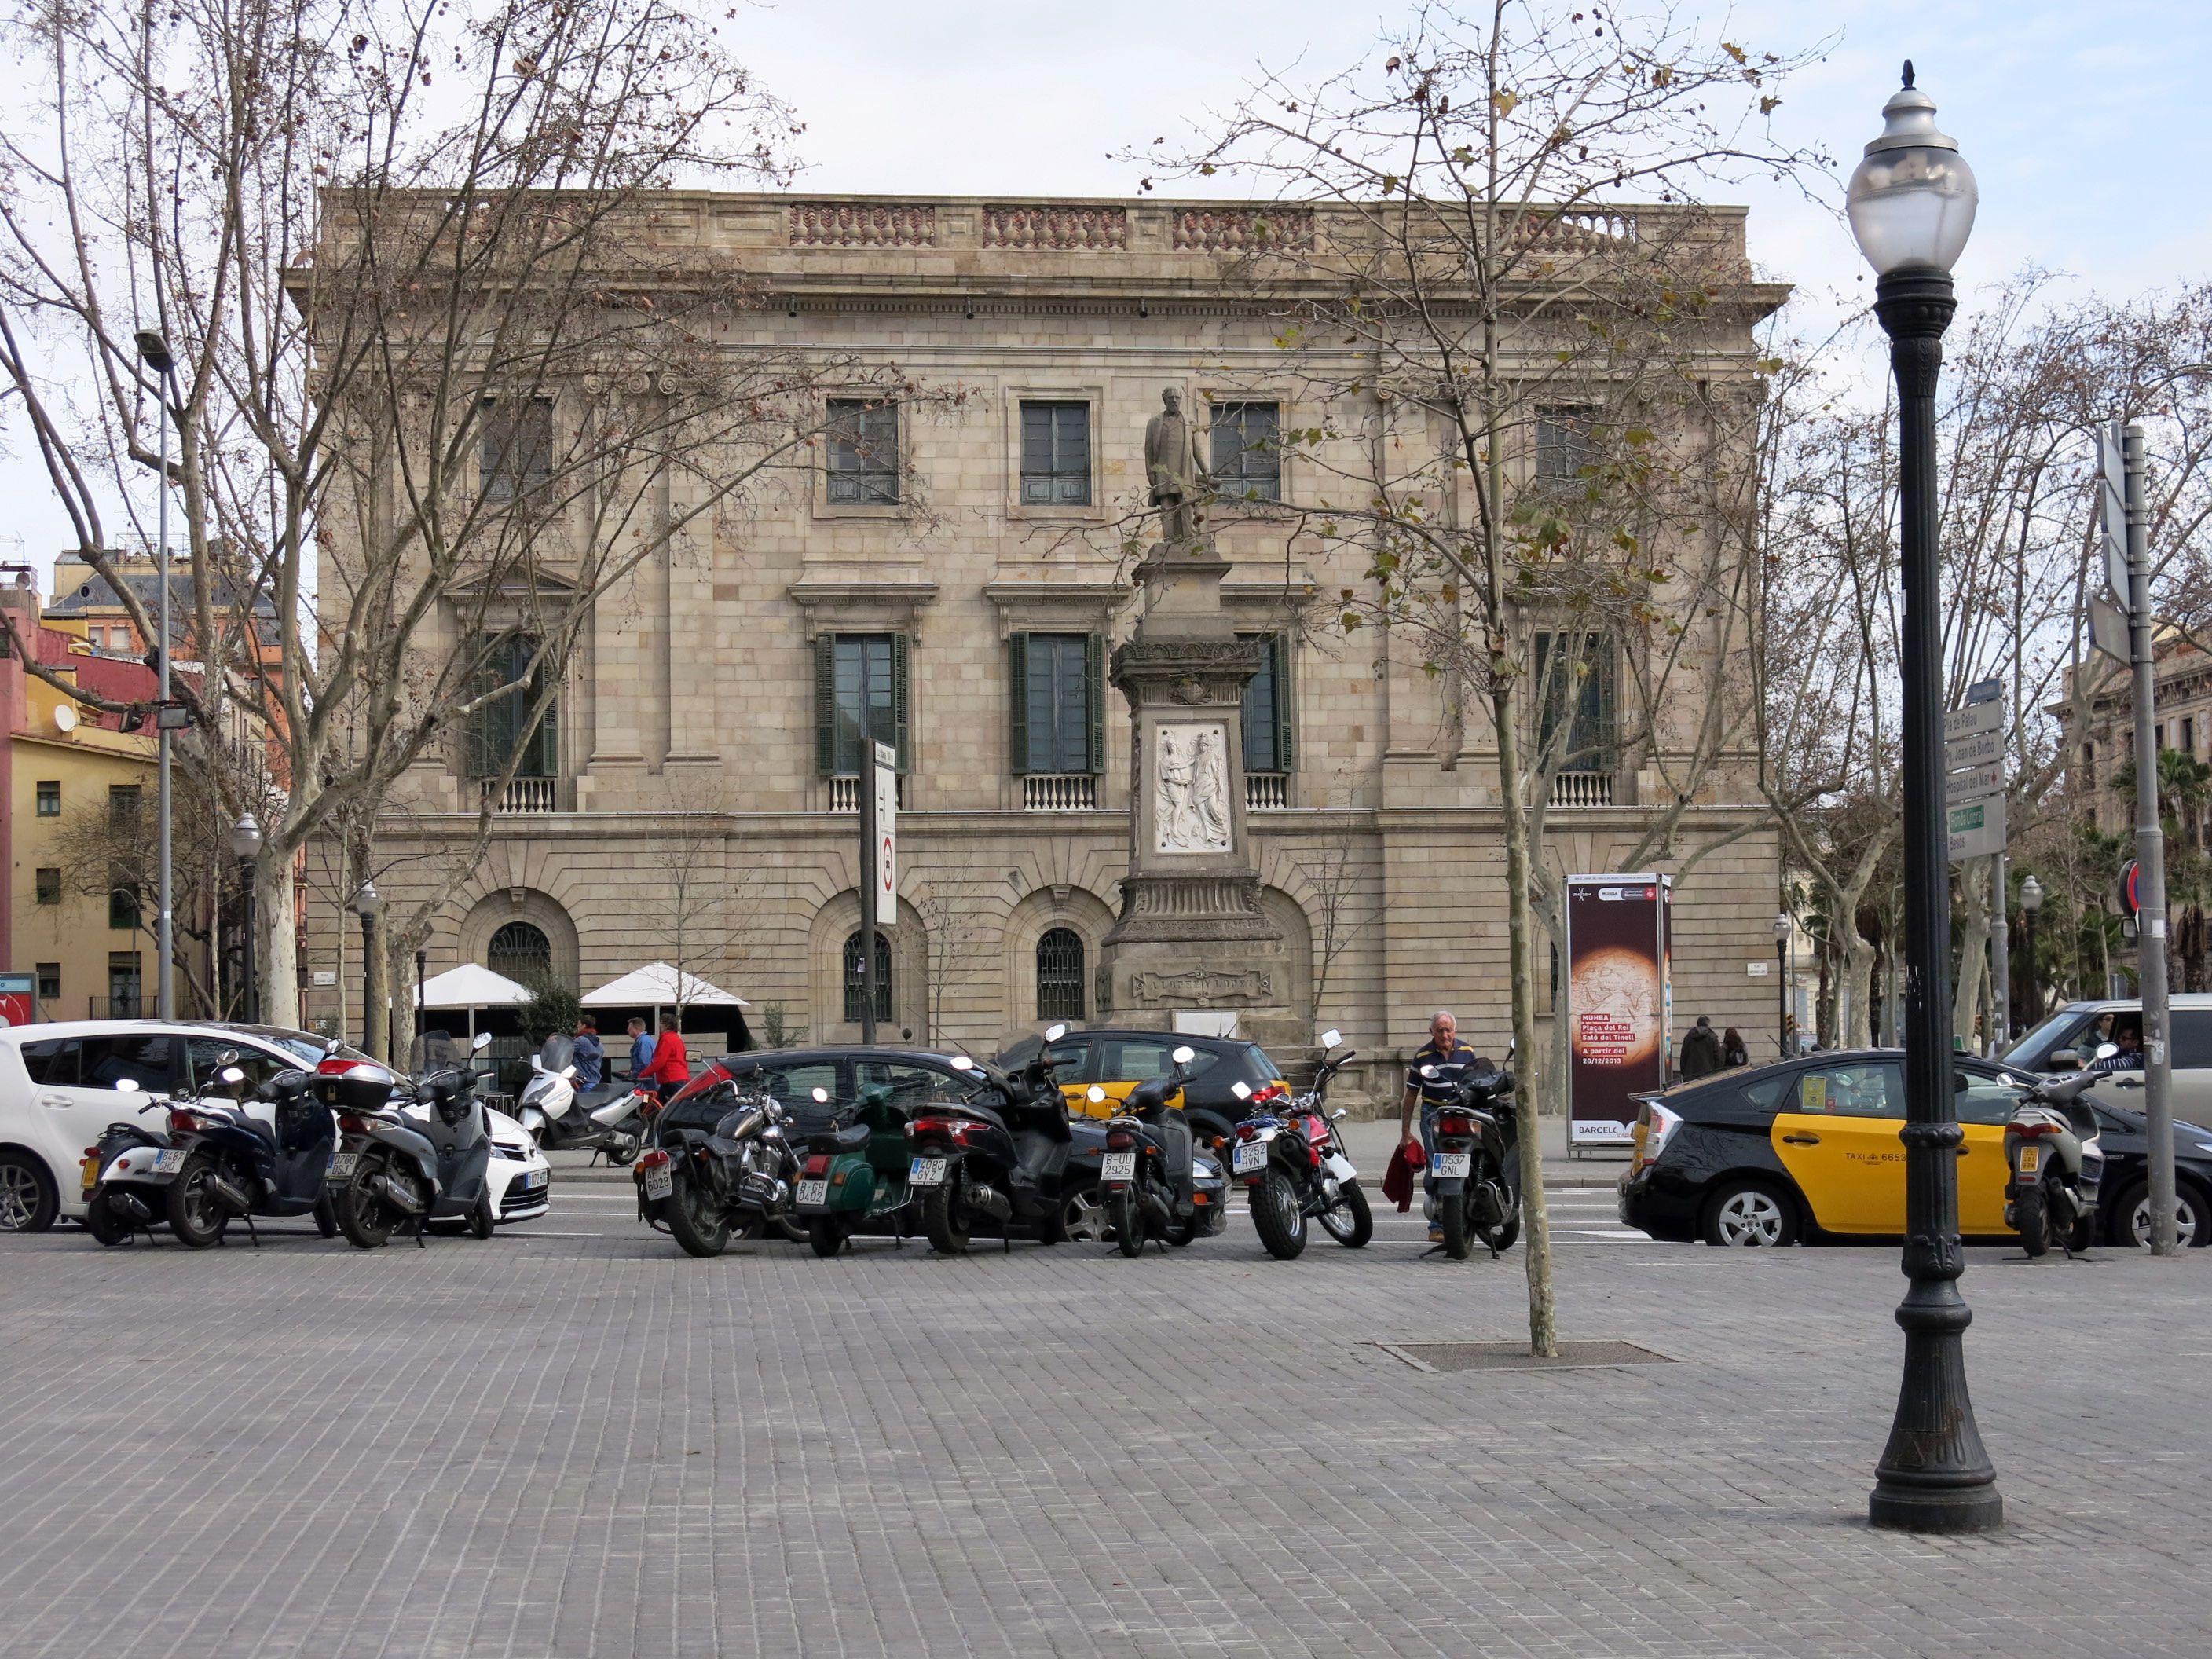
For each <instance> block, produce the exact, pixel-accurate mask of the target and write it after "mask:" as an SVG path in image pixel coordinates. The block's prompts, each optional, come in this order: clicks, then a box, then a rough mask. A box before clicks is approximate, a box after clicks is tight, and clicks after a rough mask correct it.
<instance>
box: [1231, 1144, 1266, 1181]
mask: <svg viewBox="0 0 2212 1659" xmlns="http://www.w3.org/2000/svg"><path fill="white" fill-rule="evenodd" d="M1266 1168H1267V1142H1266V1141H1264V1140H1245V1141H1239V1142H1238V1143H1237V1174H1238V1175H1249V1174H1251V1173H1252V1171H1253V1170H1264V1169H1266Z"/></svg>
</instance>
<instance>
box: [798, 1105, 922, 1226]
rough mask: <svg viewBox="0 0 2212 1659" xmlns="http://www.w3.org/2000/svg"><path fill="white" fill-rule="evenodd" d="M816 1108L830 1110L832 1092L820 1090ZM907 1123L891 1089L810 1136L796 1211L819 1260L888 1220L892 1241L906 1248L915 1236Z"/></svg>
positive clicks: (849, 1110) (848, 1110)
mask: <svg viewBox="0 0 2212 1659" xmlns="http://www.w3.org/2000/svg"><path fill="white" fill-rule="evenodd" d="M814 1103H815V1104H816V1105H817V1106H826V1105H828V1104H829V1091H828V1090H826V1089H817V1090H815V1091H814ZM907 1118H908V1114H907V1113H906V1112H904V1111H902V1110H901V1109H899V1108H898V1107H897V1106H896V1105H895V1104H893V1103H892V1101H891V1091H890V1090H889V1089H885V1088H875V1089H870V1090H868V1091H866V1092H865V1093H863V1094H862V1095H861V1097H860V1099H859V1100H858V1101H856V1102H854V1103H853V1105H851V1106H850V1107H848V1108H847V1109H845V1110H844V1111H842V1112H840V1113H838V1114H837V1115H836V1116H835V1117H833V1118H831V1119H830V1121H829V1127H828V1128H826V1129H822V1130H817V1132H816V1133H813V1134H811V1135H809V1136H808V1137H807V1138H806V1151H805V1164H804V1165H803V1166H802V1167H801V1169H800V1170H799V1198H798V1204H797V1206H796V1210H797V1213H798V1215H799V1218H800V1219H801V1220H802V1221H804V1222H805V1225H806V1237H807V1242H808V1243H811V1244H812V1245H813V1247H814V1254H815V1255H820V1256H831V1255H836V1254H837V1252H838V1251H840V1250H842V1249H844V1248H845V1241H846V1240H847V1239H848V1238H849V1237H852V1236H853V1234H854V1232H856V1231H859V1230H860V1228H861V1227H862V1226H864V1225H866V1224H867V1223H869V1222H878V1223H880V1222H882V1221H883V1220H884V1219H885V1218H888V1219H889V1222H890V1230H891V1236H892V1237H894V1238H896V1239H897V1241H898V1243H899V1245H900V1248H902V1249H903V1248H904V1247H905V1244H906V1237H907V1235H908V1233H909V1232H912V1231H915V1227H914V1215H913V1209H914V1194H913V1192H912V1191H911V1189H909V1188H908V1186H907V1179H906V1177H907V1170H908V1167H909V1164H908V1158H907V1150H906V1126H907Z"/></svg>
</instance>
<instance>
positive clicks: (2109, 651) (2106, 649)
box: [2089, 594, 2135, 664]
mask: <svg viewBox="0 0 2212 1659" xmlns="http://www.w3.org/2000/svg"><path fill="white" fill-rule="evenodd" d="M2089 643H2090V644H2091V645H2093V646H2094V647H2096V648H2097V649H2098V650H2100V651H2101V652H2103V653H2105V654H2106V656H2108V657H2110V658H2111V659H2112V660H2113V661H2114V662H2117V663H2122V664H2126V663H2131V662H2133V661H2134V660H2135V649H2134V647H2133V646H2132V645H2131V644H2130V641H2129V638H2128V618H2127V613H2126V612H2125V611H2122V610H2119V609H2118V608H2117V607H2116V606H2114V605H2110V604H2108V603H2107V602H2106V600H2104V599H2100V598H2098V597H2097V596H2096V595H2094V594H2092V595H2091V596H2090V599H2089Z"/></svg>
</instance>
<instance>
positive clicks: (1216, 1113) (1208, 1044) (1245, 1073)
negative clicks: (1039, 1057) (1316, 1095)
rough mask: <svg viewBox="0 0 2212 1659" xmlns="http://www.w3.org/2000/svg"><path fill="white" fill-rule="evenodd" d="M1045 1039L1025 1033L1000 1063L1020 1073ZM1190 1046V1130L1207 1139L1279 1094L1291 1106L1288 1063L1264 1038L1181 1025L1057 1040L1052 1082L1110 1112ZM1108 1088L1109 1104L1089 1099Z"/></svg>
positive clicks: (1085, 1106)
mask: <svg viewBox="0 0 2212 1659" xmlns="http://www.w3.org/2000/svg"><path fill="white" fill-rule="evenodd" d="M1043 1042H1044V1039H1043V1038H1042V1037H1040V1036H1025V1037H1022V1038H1020V1039H1019V1040H1018V1041H1017V1042H1012V1043H1011V1044H1009V1045H1008V1046H1007V1047H1006V1049H1005V1050H1004V1051H1003V1052H1002V1053H1001V1054H1000V1055H999V1057H998V1059H997V1060H996V1061H995V1062H994V1064H996V1065H999V1066H1003V1067H1004V1068H1005V1069H1006V1070H1007V1071H1009V1072H1012V1071H1018V1070H1019V1069H1020V1068H1021V1067H1022V1066H1026V1065H1028V1064H1029V1061H1030V1056H1031V1055H1032V1054H1036V1051H1037V1049H1038V1048H1039V1047H1040V1046H1041V1045H1042V1043H1043ZM1185 1046H1188V1048H1190V1049H1191V1050H1192V1051H1193V1058H1192V1060H1191V1062H1190V1065H1189V1066H1188V1068H1187V1069H1188V1073H1189V1080H1188V1082H1186V1083H1185V1084H1184V1085H1183V1086H1182V1109H1183V1114H1184V1115H1185V1116H1187V1117H1188V1119H1189V1120H1190V1127H1191V1133H1193V1134H1194V1135H1196V1136H1197V1137H1198V1139H1199V1140H1200V1143H1201V1144H1203V1143H1205V1142H1207V1141H1210V1140H1212V1139H1214V1138H1215V1137H1217V1136H1220V1135H1225V1134H1228V1133H1231V1131H1232V1130H1233V1129H1235V1128H1236V1127H1237V1124H1238V1123H1239V1122H1240V1121H1242V1120H1243V1119H1245V1118H1248V1117H1249V1116H1251V1115H1252V1112H1253V1110H1254V1109H1255V1107H1260V1106H1264V1105H1266V1104H1267V1103H1269V1102H1271V1101H1276V1100H1280V1101H1281V1102H1283V1103H1285V1104H1288V1103H1289V1101H1290V1097H1291V1085H1290V1084H1289V1083H1288V1082H1287V1081H1286V1080H1285V1079H1284V1076H1283V1069H1282V1067H1281V1066H1278V1065H1276V1064H1275V1062H1274V1061H1273V1060H1270V1059H1269V1058H1268V1057H1267V1050H1266V1049H1264V1048H1261V1046H1260V1045H1259V1044H1258V1043H1256V1042H1249V1041H1248V1040H1247V1039H1245V1038H1243V1037H1218V1036H1190V1035H1188V1034H1187V1033H1184V1032H1182V1031H1159V1030H1152V1031H1146V1030H1118V1029H1115V1028H1110V1027H1109V1028H1104V1029H1101V1030H1092V1031H1070V1032H1069V1033H1068V1034H1067V1035H1066V1036H1064V1037H1061V1038H1060V1040H1059V1041H1058V1042H1054V1044H1053V1045H1052V1058H1053V1069H1052V1078H1053V1081H1054V1082H1055V1083H1057V1084H1059V1085H1060V1092H1061V1093H1062V1094H1064V1095H1066V1097H1067V1109H1068V1111H1069V1113H1070V1114H1071V1115H1075V1116H1079V1117H1085V1116H1088V1117H1108V1116H1111V1115H1113V1113H1114V1112H1115V1110H1116V1109H1118V1108H1119V1105H1120V1103H1121V1100H1122V1099H1123V1098H1124V1097H1126V1096H1127V1094H1128V1092H1129V1091H1130V1090H1132V1089H1133V1088H1135V1087H1136V1086H1137V1085H1139V1084H1140V1083H1148V1082H1150V1081H1151V1080H1152V1079H1154V1078H1156V1077H1164V1076H1165V1075H1166V1074H1167V1073H1168V1071H1169V1070H1170V1067H1171V1066H1172V1065H1173V1063H1174V1062H1173V1061H1172V1060H1170V1058H1169V1056H1170V1054H1173V1053H1174V1051H1175V1050H1176V1048H1182V1047H1185ZM1094 1083H1095V1084H1097V1085H1099V1086H1100V1087H1101V1088H1103V1089H1104V1090H1105V1091H1106V1096H1107V1098H1106V1100H1105V1102H1104V1103H1095V1102H1092V1101H1091V1100H1090V1099H1088V1098H1087V1095H1088V1092H1089V1090H1090V1088H1091V1085H1092V1084H1094ZM1239 1083H1242V1084H1243V1085H1244V1086H1245V1088H1246V1089H1247V1090H1249V1091H1250V1093H1249V1095H1248V1096H1246V1097H1243V1098H1240V1097H1238V1096H1237V1092H1236V1089H1235V1086H1234V1085H1237V1084H1239Z"/></svg>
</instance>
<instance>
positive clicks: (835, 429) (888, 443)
mask: <svg viewBox="0 0 2212 1659" xmlns="http://www.w3.org/2000/svg"><path fill="white" fill-rule="evenodd" d="M898 498H899V475H898V405H897V404H885V403H875V402H872V401H870V400H869V399H867V398H831V399H830V400H829V499H830V501H832V502H834V503H836V504H838V505H840V506H856V507H896V505H898Z"/></svg>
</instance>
